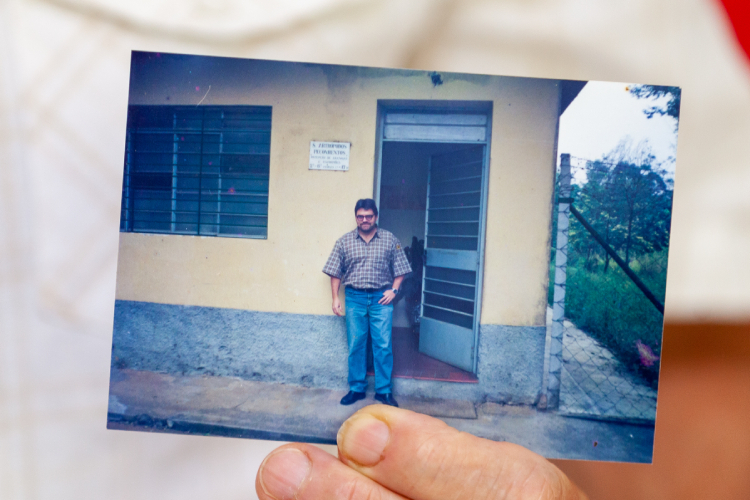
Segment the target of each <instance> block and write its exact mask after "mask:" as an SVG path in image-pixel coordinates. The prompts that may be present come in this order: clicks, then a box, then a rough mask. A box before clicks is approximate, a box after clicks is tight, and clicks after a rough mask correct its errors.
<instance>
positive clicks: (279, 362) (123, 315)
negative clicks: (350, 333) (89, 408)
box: [112, 300, 348, 389]
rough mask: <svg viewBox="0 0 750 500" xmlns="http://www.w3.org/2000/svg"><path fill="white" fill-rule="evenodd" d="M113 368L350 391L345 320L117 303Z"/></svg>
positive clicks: (315, 316)
mask: <svg viewBox="0 0 750 500" xmlns="http://www.w3.org/2000/svg"><path fill="white" fill-rule="evenodd" d="M112 343H113V347H112V364H113V365H115V366H116V367H118V368H132V369H135V370H150V371H155V372H163V373H171V374H175V375H196V374H207V375H219V376H227V377H241V378H244V379H248V380H264V381H268V382H284V383H290V384H298V385H307V386H316V387H327V388H329V389H338V388H345V387H346V386H347V361H346V360H347V356H348V348H347V344H346V325H345V323H344V319H343V318H337V317H334V316H317V315H311V314H285V313H268V312H258V311H245V310H239V309H224V308H214V307H197V306H179V305H169V304H154V303H150V302H131V301H123V300H118V301H115V321H114V334H113V342H112Z"/></svg>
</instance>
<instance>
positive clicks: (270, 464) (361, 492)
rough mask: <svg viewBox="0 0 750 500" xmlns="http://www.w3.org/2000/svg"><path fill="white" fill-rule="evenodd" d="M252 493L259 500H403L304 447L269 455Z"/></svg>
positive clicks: (327, 456)
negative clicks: (256, 495) (254, 492)
mask: <svg viewBox="0 0 750 500" xmlns="http://www.w3.org/2000/svg"><path fill="white" fill-rule="evenodd" d="M255 491H256V492H257V494H258V498H259V500H318V499H320V500H329V499H330V500H360V499H361V500H368V499H369V500H372V499H378V500H405V499H404V498H403V497H401V496H400V495H397V494H395V493H393V492H391V491H388V490H387V489H386V488H384V487H383V486H381V485H379V484H378V483H376V482H375V481H373V480H372V479H369V478H367V477H365V476H363V475H362V474H360V473H359V472H356V471H355V470H353V469H351V468H349V467H347V466H346V465H344V464H342V463H341V462H339V461H338V460H336V457H333V456H331V455H329V454H328V453H326V452H325V451H323V450H321V449H319V448H316V447H314V446H311V445H306V444H291V445H285V446H282V447H281V448H278V449H276V450H274V451H273V452H271V454H270V455H268V456H267V457H266V459H265V460H264V461H263V463H262V464H261V466H260V469H259V470H258V475H257V476H256V478H255Z"/></svg>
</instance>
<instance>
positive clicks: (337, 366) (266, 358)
mask: <svg viewBox="0 0 750 500" xmlns="http://www.w3.org/2000/svg"><path fill="white" fill-rule="evenodd" d="M545 335H546V329H545V327H517V326H503V325H481V327H480V334H479V353H478V355H479V365H478V373H477V376H478V378H479V383H476V384H465V383H454V382H440V381H431V380H417V379H404V378H394V379H393V392H394V394H396V395H404V396H415V397H426V398H443V399H463V400H468V401H475V402H485V401H492V402H501V403H511V404H528V405H531V404H535V403H536V402H537V399H538V397H539V394H540V391H541V387H542V376H543V367H544V341H545ZM347 356H348V349H347V345H346V325H345V322H344V319H343V318H337V317H334V316H318V315H310V314H288V313H269V312H258V311H245V310H238V309H223V308H214V307H198V306H179V305H169V304H154V303H150V302H131V301H122V300H118V301H116V302H115V321H114V334H113V346H112V365H113V366H115V367H117V368H132V369H135V370H149V371H155V372H162V373H171V374H174V375H197V374H207V375H218V376H228V377H241V378H244V379H248V380H263V381H268V382H281V383H287V384H297V385H303V386H311V387H313V386H314V387H324V388H329V389H340V390H342V391H344V390H346V389H347ZM368 380H369V386H370V390H372V388H373V381H372V377H368Z"/></svg>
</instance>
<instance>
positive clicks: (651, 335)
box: [549, 251, 666, 388]
mask: <svg viewBox="0 0 750 500" xmlns="http://www.w3.org/2000/svg"><path fill="white" fill-rule="evenodd" d="M595 259H597V260H596V261H595V262H592V260H589V261H588V262H587V261H586V260H585V259H583V258H577V257H576V256H575V255H573V256H572V258H570V260H569V261H568V275H567V283H566V295H565V317H566V318H568V319H569V320H570V321H571V322H573V323H574V324H575V325H576V326H577V327H578V328H580V329H581V330H584V331H585V332H587V333H588V334H590V335H591V336H592V337H593V338H595V339H596V340H598V341H599V342H600V343H601V344H602V345H604V346H605V347H607V348H608V349H609V350H610V351H611V352H612V353H613V354H614V355H615V356H616V357H617V358H618V359H619V360H620V361H621V362H622V363H623V365H625V367H626V368H627V369H628V370H630V371H631V372H633V373H635V374H636V375H638V376H639V377H641V378H642V379H643V380H644V381H646V382H647V383H648V384H649V385H651V386H652V387H654V388H655V387H656V385H657V383H658V378H659V361H658V360H657V359H655V358H654V357H652V356H651V353H653V355H654V356H656V357H659V358H660V357H661V339H662V329H663V321H664V318H663V316H662V314H661V313H660V312H659V311H658V310H657V309H656V308H655V307H654V305H653V304H652V303H651V302H650V301H649V300H648V299H647V298H646V297H645V296H644V295H643V293H642V292H641V291H640V290H639V289H638V288H637V287H636V286H635V284H634V283H633V282H632V281H631V280H630V278H628V277H627V275H625V273H624V272H623V271H622V270H621V269H620V268H619V267H618V266H617V265H616V264H615V263H614V262H611V261H610V268H609V269H608V270H607V272H604V269H603V267H604V264H603V262H602V261H601V260H600V259H598V258H597V257H595ZM665 263H666V251H663V252H658V253H653V254H648V255H645V256H641V257H639V258H638V259H636V260H634V261H633V262H631V269H633V271H634V272H635V273H636V274H637V275H638V276H639V277H640V278H641V280H643V281H644V282H645V283H646V285H647V286H648V287H649V289H650V290H651V291H652V292H653V293H654V294H655V295H656V296H657V298H659V299H660V300H661V301H662V303H663V300H664V291H665V286H666V264H665ZM553 280H554V255H553V264H552V265H551V272H550V281H551V284H550V297H549V303H550V304H551V303H552V290H553V286H554V284H553V283H552V281H553ZM649 350H650V352H649Z"/></svg>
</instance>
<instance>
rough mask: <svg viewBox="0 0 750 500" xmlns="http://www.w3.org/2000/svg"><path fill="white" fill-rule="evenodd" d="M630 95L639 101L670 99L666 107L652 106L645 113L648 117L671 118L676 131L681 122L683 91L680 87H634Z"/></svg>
mask: <svg viewBox="0 0 750 500" xmlns="http://www.w3.org/2000/svg"><path fill="white" fill-rule="evenodd" d="M630 93H631V94H632V95H633V96H635V97H637V98H638V99H654V100H656V99H660V98H664V97H668V98H669V100H668V101H667V103H666V105H665V106H651V107H650V108H648V109H645V110H644V111H643V112H644V113H645V114H646V116H647V117H649V118H653V116H654V115H660V116H665V115H666V116H670V117H672V118H674V120H675V129H676V128H677V123H678V122H679V121H680V99H681V96H682V91H681V89H680V87H668V86H665V85H634V86H632V87H630Z"/></svg>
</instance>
